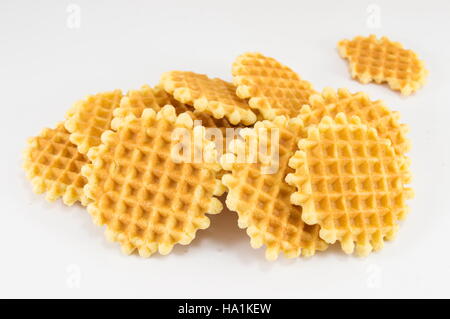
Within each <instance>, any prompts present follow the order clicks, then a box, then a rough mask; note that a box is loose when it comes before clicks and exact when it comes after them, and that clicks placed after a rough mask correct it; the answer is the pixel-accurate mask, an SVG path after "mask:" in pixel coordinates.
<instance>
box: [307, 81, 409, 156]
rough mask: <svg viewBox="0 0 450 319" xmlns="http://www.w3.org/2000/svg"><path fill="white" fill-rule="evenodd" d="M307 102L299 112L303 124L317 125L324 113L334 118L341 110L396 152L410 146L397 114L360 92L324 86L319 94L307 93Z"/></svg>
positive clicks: (401, 152)
mask: <svg viewBox="0 0 450 319" xmlns="http://www.w3.org/2000/svg"><path fill="white" fill-rule="evenodd" d="M308 104H309V106H308V105H305V106H303V107H302V110H301V112H300V113H301V117H302V120H303V122H304V124H305V126H309V125H311V124H318V123H319V122H320V121H321V119H322V118H323V117H324V116H330V117H332V118H334V117H335V116H336V115H337V114H338V113H340V112H343V113H345V114H346V115H347V116H353V115H356V116H358V117H359V118H361V121H362V122H363V124H367V125H369V126H371V127H374V128H376V129H377V131H378V135H379V136H380V137H382V138H387V139H390V140H391V142H392V146H393V147H394V149H395V152H396V154H398V155H404V154H405V153H406V152H408V151H409V150H410V148H411V143H410V141H409V140H408V139H407V137H406V133H407V132H408V126H407V125H406V124H400V123H399V120H400V113H399V112H396V111H391V110H390V109H389V108H388V107H387V106H386V105H385V104H384V103H383V101H380V100H377V101H372V100H370V98H369V96H368V95H367V94H366V93H364V92H358V93H350V92H349V91H348V90H347V89H339V90H337V91H336V90H334V89H332V88H325V89H324V90H323V92H322V94H315V95H313V96H311V97H310V99H309V103H308Z"/></svg>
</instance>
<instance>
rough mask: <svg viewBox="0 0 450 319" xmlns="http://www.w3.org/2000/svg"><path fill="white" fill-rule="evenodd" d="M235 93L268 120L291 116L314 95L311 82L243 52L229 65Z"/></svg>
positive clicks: (270, 60)
mask: <svg viewBox="0 0 450 319" xmlns="http://www.w3.org/2000/svg"><path fill="white" fill-rule="evenodd" d="M232 74H233V83H234V85H235V86H236V87H237V89H236V94H237V95H238V96H239V97H240V98H243V99H249V101H248V103H249V105H250V107H251V108H253V109H256V110H258V111H260V113H261V115H262V116H263V117H264V118H265V119H268V120H271V119H273V118H274V117H275V116H277V115H285V116H290V117H295V116H296V115H297V114H298V112H299V110H300V108H301V106H302V105H303V104H307V103H308V99H309V97H310V95H311V94H314V93H316V92H315V91H314V89H313V87H312V85H311V83H309V82H307V81H305V80H302V79H301V78H300V76H299V75H298V74H297V73H295V72H294V71H292V70H291V69H290V68H288V67H287V66H285V65H283V64H281V63H280V62H278V61H277V60H275V59H273V58H269V57H266V56H264V55H262V54H260V53H244V54H242V55H240V56H239V57H238V58H237V59H236V60H235V61H234V63H233V68H232Z"/></svg>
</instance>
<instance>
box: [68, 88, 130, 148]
mask: <svg viewBox="0 0 450 319" xmlns="http://www.w3.org/2000/svg"><path fill="white" fill-rule="evenodd" d="M121 98H122V92H121V91H120V90H115V91H111V92H104V93H99V94H96V95H90V96H88V97H87V98H86V99H85V100H82V101H79V102H77V103H75V104H74V105H73V107H72V108H71V109H70V110H69V111H68V112H67V114H66V122H65V127H66V129H67V130H68V131H69V132H70V133H71V134H70V141H71V142H72V143H73V144H75V145H77V146H78V151H79V152H80V153H82V154H87V152H88V151H89V149H90V148H91V147H93V146H97V145H99V144H100V137H101V135H102V133H103V132H104V131H106V130H109V129H110V127H111V120H112V118H113V112H114V109H116V108H117V107H119V103H120V100H121Z"/></svg>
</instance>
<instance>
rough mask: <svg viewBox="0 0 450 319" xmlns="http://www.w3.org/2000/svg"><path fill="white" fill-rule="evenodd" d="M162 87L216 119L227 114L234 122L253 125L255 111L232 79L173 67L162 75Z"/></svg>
mask: <svg viewBox="0 0 450 319" xmlns="http://www.w3.org/2000/svg"><path fill="white" fill-rule="evenodd" d="M160 85H161V87H163V88H164V89H165V90H166V92H168V93H170V94H171V95H173V97H174V98H175V99H176V100H177V101H179V102H181V103H185V104H188V105H191V106H193V107H194V108H195V109H196V110H199V111H201V112H205V113H208V114H210V115H212V116H214V117H215V118H216V119H220V118H223V117H226V118H227V119H228V121H229V122H230V123H232V124H233V125H236V124H239V123H242V124H244V125H251V124H253V123H254V122H255V121H256V115H255V113H254V112H253V111H252V110H251V109H250V107H249V106H248V104H247V102H246V101H245V100H243V99H240V98H239V97H238V96H237V95H236V93H235V88H234V86H233V85H232V84H231V83H228V82H226V81H223V80H221V79H218V78H215V79H210V78H208V77H207V76H206V75H204V74H197V73H194V72H183V71H171V72H166V73H164V74H163V75H162V77H161V81H160Z"/></svg>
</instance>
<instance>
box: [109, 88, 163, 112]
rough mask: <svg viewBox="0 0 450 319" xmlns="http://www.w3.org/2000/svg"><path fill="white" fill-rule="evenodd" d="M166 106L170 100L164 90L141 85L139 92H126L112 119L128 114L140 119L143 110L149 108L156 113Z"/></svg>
mask: <svg viewBox="0 0 450 319" xmlns="http://www.w3.org/2000/svg"><path fill="white" fill-rule="evenodd" d="M166 104H171V99H170V96H169V95H168V94H167V93H166V92H165V91H164V90H161V89H160V88H158V87H156V88H151V87H150V86H148V85H143V86H142V87H141V88H140V89H139V90H130V91H128V93H127V95H125V96H124V97H122V99H121V100H120V105H119V107H117V108H115V109H114V110H113V114H114V118H124V117H126V116H127V115H130V114H133V115H134V116H135V117H140V116H141V115H142V112H143V111H144V110H145V109H147V108H151V109H153V110H155V111H156V112H158V111H159V110H160V109H161V108H162V107H163V106H164V105H166Z"/></svg>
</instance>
